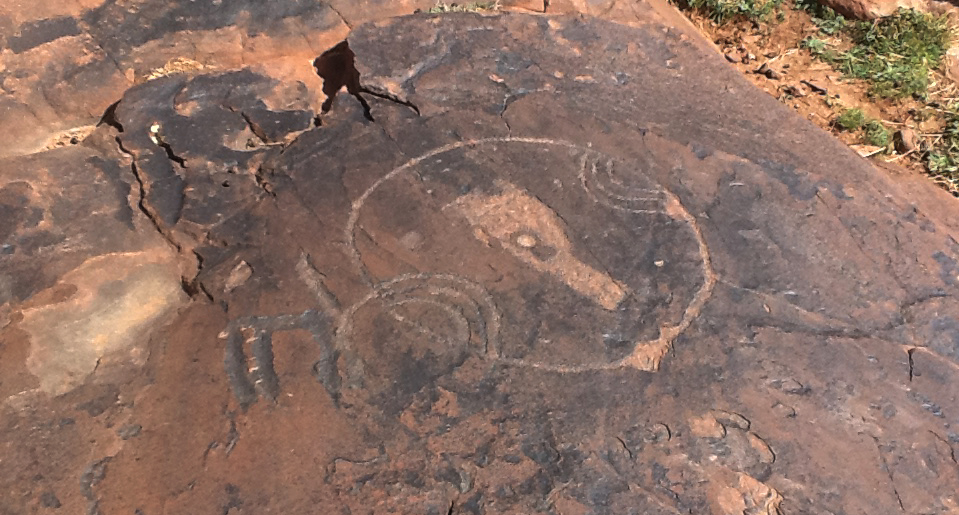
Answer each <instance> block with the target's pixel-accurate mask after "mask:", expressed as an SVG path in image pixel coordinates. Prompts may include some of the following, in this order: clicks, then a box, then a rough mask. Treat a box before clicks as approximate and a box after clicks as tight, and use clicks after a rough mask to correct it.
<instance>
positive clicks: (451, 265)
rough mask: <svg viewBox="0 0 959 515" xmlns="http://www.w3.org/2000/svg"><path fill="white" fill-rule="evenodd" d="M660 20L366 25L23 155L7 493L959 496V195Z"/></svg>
mask: <svg viewBox="0 0 959 515" xmlns="http://www.w3.org/2000/svg"><path fill="white" fill-rule="evenodd" d="M111 5H112V4H111ZM638 5H639V8H638V9H639V10H638V11H637V13H638V14H637V15H636V16H637V19H641V20H643V22H642V23H637V27H634V28H628V27H624V26H620V25H614V24H611V23H606V22H601V21H598V20H594V19H584V18H580V17H561V18H547V17H541V16H529V15H502V16H493V15H480V14H456V15H443V16H434V15H427V14H420V15H417V16H411V17H405V18H401V19H395V20H391V21H388V22H378V23H376V24H367V25H364V26H362V27H359V28H356V29H355V30H354V31H353V32H352V33H351V36H350V39H349V45H346V44H342V45H337V46H336V47H334V48H332V49H331V50H330V51H328V52H325V53H324V52H323V50H326V48H328V47H324V48H323V49H321V50H320V51H317V52H316V54H315V55H312V56H311V58H310V59H307V60H303V61H297V60H287V59H285V58H284V57H283V56H278V57H276V58H275V59H273V58H271V59H267V60H264V61H263V62H262V63H261V64H260V65H259V66H258V67H254V68H248V69H241V70H231V71H224V70H215V69H213V70H211V69H207V68H205V67H197V68H195V69H193V70H192V71H191V73H190V74H172V75H168V76H160V77H158V78H155V79H153V80H150V81H146V82H143V83H140V84H137V85H135V86H133V87H132V88H130V89H128V90H127V91H126V92H125V93H124V94H123V96H122V97H121V98H119V99H117V100H118V102H117V103H116V104H115V105H113V107H111V108H110V109H108V110H107V112H106V115H105V116H104V117H103V123H102V124H101V125H100V126H99V127H98V128H96V129H95V130H94V131H93V133H92V134H91V136H90V137H88V138H87V139H86V140H84V141H83V142H81V143H80V144H79V145H76V146H71V147H68V148H62V149H57V150H52V151H48V152H43V153H39V154H36V155H31V156H22V157H17V158H7V159H5V160H4V161H2V162H0V210H2V212H3V213H4V215H3V216H4V218H3V219H4V220H7V219H10V220H14V223H12V224H10V225H9V226H3V225H0V228H5V229H4V232H3V234H2V236H3V238H4V239H3V240H2V245H3V246H2V247H0V273H2V274H3V276H2V277H0V294H2V295H3V297H0V305H2V306H3V309H4V311H0V317H3V318H0V388H2V392H3V401H2V404H0V410H2V413H0V442H3V443H4V446H3V447H0V461H2V463H3V467H0V491H3V492H5V495H6V496H7V497H5V499H4V501H5V502H4V503H3V505H2V506H3V510H6V511H7V512H10V513H45V512H51V511H53V510H56V509H59V510H61V511H63V512H65V513H66V512H70V513H73V512H87V513H102V514H124V513H127V514H129V513H138V512H139V513H142V514H154V513H211V512H212V513H229V514H240V513H268V512H273V513H343V514H346V513H351V514H355V513H428V514H429V513H436V514H440V515H442V514H450V513H458V514H466V513H484V514H498V513H504V514H505V513H556V514H571V513H584V514H603V513H617V514H618V513H663V514H675V513H696V514H699V513H712V514H717V515H719V514H722V515H728V514H737V515H738V514H742V513H756V514H775V513H830V512H831V513H887V512H897V511H904V512H906V513H949V510H951V509H953V508H954V507H955V506H956V504H957V503H959V498H957V497H956V492H957V491H959V465H957V464H956V461H955V459H954V457H955V449H956V446H957V445H959V433H957V430H956V428H955V425H956V424H959V419H957V417H959V398H957V395H956V393H955V391H954V389H953V388H950V385H952V384H954V383H955V381H956V380H957V374H959V370H957V368H959V367H957V363H959V354H957V352H959V350H957V349H959V303H957V301H956V296H957V294H959V243H957V239H959V222H956V220H957V219H959V218H957V217H955V216H952V215H954V211H955V209H956V207H955V204H954V200H953V199H951V198H949V197H948V195H946V194H945V193H944V192H941V191H939V190H937V189H936V188H935V187H934V186H933V185H931V184H929V183H928V182H927V181H926V182H916V181H912V180H909V179H908V178H903V177H899V176H897V175H895V173H896V172H895V170H891V171H890V170H878V169H876V168H874V167H873V166H872V165H871V164H869V162H868V161H865V160H862V159H860V158H859V157H858V156H856V155H855V154H854V153H852V152H850V151H849V150H848V149H847V148H845V147H844V146H843V145H842V144H841V143H839V142H837V141H835V140H834V139H833V138H832V137H831V136H830V135H828V134H827V133H825V132H823V131H821V130H819V129H817V128H815V127H814V126H812V125H811V124H809V123H808V122H806V121H804V120H802V119H800V118H798V117H797V116H795V115H794V114H793V113H791V112H789V110H788V109H786V108H785V107H783V106H782V105H780V104H779V103H778V102H777V101H776V100H775V99H773V98H771V97H768V96H767V95H765V94H763V93H762V92H761V91H759V90H757V89H755V88H754V87H752V86H751V85H749V84H748V83H747V82H746V81H745V79H743V78H742V77H741V76H740V75H738V73H737V72H736V71H735V70H732V69H730V68H729V67H728V65H727V64H726V63H725V62H724V60H723V58H722V56H720V55H718V54H714V53H710V52H706V51H704V46H703V45H702V43H701V42H700V41H699V40H698V39H696V37H695V36H694V35H693V34H692V33H687V32H685V31H684V30H683V29H677V28H675V27H665V26H663V25H661V23H660V21H661V20H662V18H660V17H658V15H657V14H656V12H657V11H656V10H655V9H654V8H653V7H651V6H649V5H647V4H638ZM324 12H325V11H324ZM274 14H276V13H274ZM276 16H279V14H276ZM343 17H344V18H347V19H349V17H348V16H347V15H346V14H344V15H343ZM174 19H175V18H174ZM295 19H297V20H299V19H301V17H295ZM284 23H288V22H284ZM230 27H232V25H230V24H229V23H225V22H224V24H223V26H222V27H220V28H219V29H217V30H222V31H224V33H230V32H229V31H230V30H231V29H230ZM329 47H333V45H332V44H331V45H329ZM298 62H299V64H297V63H298ZM276 63H279V64H276ZM201 64H203V63H201ZM353 64H355V66H356V68H355V69H354V68H353V67H352V65H353ZM171 66H189V65H188V64H184V62H179V64H177V63H173V64H171ZM204 66H205V65H204ZM277 69H283V70H285V72H284V73H283V74H280V73H271V71H270V70H274V71H275V70H277ZM314 72H319V73H320V74H321V76H322V77H323V78H322V79H321V78H319V77H317V78H315V79H306V77H307V76H308V75H309V74H312V73H314ZM159 75H163V74H162V73H161V74H159ZM295 77H303V80H295V79H294V78H295ZM329 84H335V85H337V88H336V89H339V87H340V86H345V91H341V92H340V94H339V96H336V97H335V98H333V97H331V96H330V95H332V94H335V92H333V91H331V90H332V89H334V88H332V87H329V86H328V87H327V88H326V89H328V90H330V91H327V92H326V93H324V92H323V89H324V86H327V85H329ZM8 214H9V215H8ZM171 284H173V285H175V286H179V289H176V288H174V289H172V290H171V288H170V285H171ZM91 364H92V367H91ZM57 507H59V508H57Z"/></svg>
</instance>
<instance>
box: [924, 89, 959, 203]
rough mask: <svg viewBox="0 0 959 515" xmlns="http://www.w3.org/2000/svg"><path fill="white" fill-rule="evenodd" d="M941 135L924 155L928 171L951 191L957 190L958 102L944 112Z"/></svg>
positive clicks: (958, 154) (958, 147) (958, 179)
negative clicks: (942, 181)
mask: <svg viewBox="0 0 959 515" xmlns="http://www.w3.org/2000/svg"><path fill="white" fill-rule="evenodd" d="M944 117H945V120H944V121H945V124H944V125H943V127H942V137H941V138H940V139H939V140H938V141H937V142H935V143H934V144H933V149H932V150H931V151H930V152H929V153H928V154H927V155H926V167H927V168H928V169H929V173H930V174H932V175H935V176H939V177H940V178H942V179H943V180H944V181H945V182H947V183H948V184H949V186H950V189H951V190H953V191H959V104H953V105H952V106H950V107H949V108H948V109H946V111H945V113H944Z"/></svg>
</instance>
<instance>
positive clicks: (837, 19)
mask: <svg viewBox="0 0 959 515" xmlns="http://www.w3.org/2000/svg"><path fill="white" fill-rule="evenodd" d="M796 9H800V10H803V11H806V12H808V13H809V16H810V17H811V18H812V22H813V23H815V24H816V26H817V27H819V31H820V32H822V33H823V34H828V35H830V36H831V35H833V34H836V33H837V32H840V31H841V30H843V29H845V28H846V24H847V22H846V18H844V17H843V16H842V15H841V14H837V13H836V11H833V10H832V9H830V8H829V7H826V6H825V5H822V4H821V3H819V2H818V1H816V0H798V1H797V2H796Z"/></svg>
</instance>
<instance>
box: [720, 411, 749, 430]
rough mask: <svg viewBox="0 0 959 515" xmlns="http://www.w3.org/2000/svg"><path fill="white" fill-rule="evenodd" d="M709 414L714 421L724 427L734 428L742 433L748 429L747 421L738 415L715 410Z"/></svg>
mask: <svg viewBox="0 0 959 515" xmlns="http://www.w3.org/2000/svg"><path fill="white" fill-rule="evenodd" d="M711 414H712V416H713V418H715V419H716V421H717V422H719V423H720V424H722V425H723V426H724V427H735V428H737V429H742V430H743V431H746V430H748V429H749V425H750V424H749V420H748V419H746V417H744V416H742V415H740V414H739V413H733V412H731V411H723V410H718V409H717V410H713V411H712V412H711Z"/></svg>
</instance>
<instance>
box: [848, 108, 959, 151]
mask: <svg viewBox="0 0 959 515" xmlns="http://www.w3.org/2000/svg"><path fill="white" fill-rule="evenodd" d="M833 124H834V125H835V126H836V127H837V128H838V129H840V130H843V131H846V132H859V138H860V139H861V140H862V142H863V143H868V144H869V145H873V146H877V147H888V146H889V143H891V142H892V133H891V132H890V131H889V129H887V128H886V126H885V125H883V124H882V122H880V121H879V120H876V119H873V118H870V117H868V116H866V113H864V112H863V110H862V109H858V108H853V109H846V110H845V111H843V112H842V113H841V114H840V115H839V116H838V117H836V119H835V120H834V121H833ZM957 134H959V133H957Z"/></svg>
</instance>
